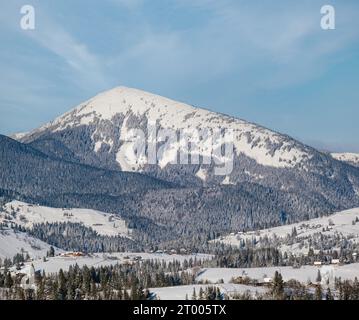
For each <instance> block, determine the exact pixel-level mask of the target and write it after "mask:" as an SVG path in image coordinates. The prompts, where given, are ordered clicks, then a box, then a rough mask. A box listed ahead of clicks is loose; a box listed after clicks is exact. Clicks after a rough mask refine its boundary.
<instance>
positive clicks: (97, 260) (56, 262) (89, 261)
mask: <svg viewBox="0 0 359 320" xmlns="http://www.w3.org/2000/svg"><path fill="white" fill-rule="evenodd" d="M136 257H141V259H142V260H159V261H166V262H170V261H173V260H177V261H180V262H183V261H184V260H189V259H190V258H192V259H195V258H197V260H199V259H201V260H209V259H211V258H212V256H211V255H208V254H188V255H179V254H172V255H170V254H164V253H162V254H160V253H145V252H137V253H136V252H113V253H93V254H90V255H85V256H79V257H72V256H69V257H66V256H61V255H58V256H55V257H51V258H48V261H46V262H45V261H43V260H42V259H38V260H36V261H32V262H31V263H32V264H33V265H34V267H35V269H36V270H44V271H45V272H46V273H57V272H58V271H59V270H60V269H62V270H64V271H66V270H68V269H69V268H70V266H74V265H76V264H77V265H78V266H79V267H83V266H85V265H86V266H88V267H92V266H94V267H100V266H109V265H115V264H118V263H120V264H121V263H131V261H133V259H134V258H136ZM25 267H26V265H25Z"/></svg>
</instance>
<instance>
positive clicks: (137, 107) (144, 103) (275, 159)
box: [30, 87, 311, 171]
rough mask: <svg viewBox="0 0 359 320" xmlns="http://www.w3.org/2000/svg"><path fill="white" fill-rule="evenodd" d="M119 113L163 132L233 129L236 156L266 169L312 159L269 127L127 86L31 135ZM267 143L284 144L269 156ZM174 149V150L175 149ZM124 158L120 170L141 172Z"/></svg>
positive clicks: (101, 119)
mask: <svg viewBox="0 0 359 320" xmlns="http://www.w3.org/2000/svg"><path fill="white" fill-rule="evenodd" d="M119 114H122V115H123V116H126V115H129V114H134V115H138V116H143V115H145V116H146V117H147V120H148V121H149V122H152V123H156V122H157V123H158V124H159V125H160V126H161V127H162V128H164V129H176V130H178V129H185V130H188V129H192V130H195V129H203V128H206V129H209V130H218V129H231V130H233V133H234V147H235V148H236V151H237V154H241V153H242V154H245V155H246V156H248V157H250V158H252V159H254V160H255V161H256V162H257V163H258V164H261V165H264V166H271V167H294V166H295V165H297V164H298V163H301V162H302V161H303V160H305V159H308V158H310V157H311V156H310V152H309V151H308V149H307V148H306V147H304V146H302V147H299V148H298V147H293V146H291V145H290V144H289V143H288V142H286V141H283V140H282V138H283V136H282V135H280V134H278V133H276V132H273V131H271V130H268V129H266V128H263V127H260V126H258V125H255V124H252V123H249V122H247V121H244V120H241V119H236V118H232V117H229V116H226V115H222V114H218V113H215V112H211V111H208V110H205V109H200V108H195V107H192V106H190V105H188V104H185V103H181V102H177V101H174V100H171V99H167V98H164V97H161V96H158V95H155V94H151V93H148V92H145V91H141V90H137V89H132V88H127V87H116V88H114V89H112V90H109V91H106V92H103V93H100V94H98V95H97V96H95V97H93V98H92V99H89V100H87V101H85V102H84V103H81V104H80V105H78V106H77V107H76V108H75V109H73V110H71V111H69V112H67V113H65V114H64V115H62V116H60V117H59V118H57V119H55V120H54V121H52V122H50V123H48V124H46V125H44V126H42V127H40V128H39V129H37V130H34V131H32V132H31V133H30V134H33V133H35V132H37V133H41V132H42V131H45V130H48V129H49V130H51V131H54V132H55V131H61V130H65V129H67V128H71V127H78V126H81V125H88V124H94V123H97V122H98V121H104V120H109V121H111V120H112V119H113V117H114V116H115V115H119ZM122 131H126V122H124V124H123V127H122V128H121V132H122ZM249 137H250V138H249ZM101 139H102V140H99V141H94V143H95V151H96V152H97V151H98V150H99V148H100V142H101V143H107V142H106V137H104V136H103V137H102V138H101ZM281 142H282V143H281ZM267 143H269V144H270V143H281V145H280V147H278V148H277V149H276V151H275V152H274V154H270V150H269V149H268V147H267V145H266V144H267ZM173 149H174V150H175V149H176V146H174V148H173ZM202 149H204V150H206V147H203V148H202ZM119 152H121V150H119ZM163 157H164V158H163V159H159V160H160V163H161V167H164V166H165V165H166V164H167V163H168V162H169V161H171V160H172V158H173V157H172V155H170V154H166V155H163ZM123 159H124V155H123V154H117V160H118V162H119V164H120V165H121V167H122V166H123V167H124V168H123V170H126V169H129V170H130V171H133V170H140V166H137V167H135V168H132V167H131V168H127V167H126V165H123V163H121V161H122V160H123ZM166 159H167V160H166ZM122 162H123V161H122Z"/></svg>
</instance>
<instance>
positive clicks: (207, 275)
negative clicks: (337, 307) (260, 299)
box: [197, 263, 359, 283]
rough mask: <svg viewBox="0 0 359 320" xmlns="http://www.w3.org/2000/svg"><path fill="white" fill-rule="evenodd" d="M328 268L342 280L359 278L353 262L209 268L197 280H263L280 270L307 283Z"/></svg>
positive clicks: (287, 275) (213, 281)
mask: <svg viewBox="0 0 359 320" xmlns="http://www.w3.org/2000/svg"><path fill="white" fill-rule="evenodd" d="M328 268H331V270H332V272H333V276H334V277H337V278H339V277H341V278H342V280H345V279H348V280H354V278H355V277H358V278H359V263H352V264H347V265H343V266H321V267H316V266H302V267H301V268H299V269H296V268H293V267H266V268H208V269H203V270H202V272H201V273H200V275H199V276H198V277H197V280H202V281H210V282H211V283H217V282H219V281H220V280H223V281H224V282H225V283H228V282H230V281H231V279H232V278H233V277H249V278H251V279H257V280H259V281H263V280H264V278H267V277H269V278H273V276H274V274H275V272H276V271H278V272H279V273H281V274H282V276H283V280H284V281H288V280H291V279H296V280H298V281H300V282H302V283H307V282H308V281H311V282H315V281H316V278H317V275H318V270H321V273H322V274H324V273H325V272H326V269H328ZM324 270H325V272H324ZM322 271H323V272H322Z"/></svg>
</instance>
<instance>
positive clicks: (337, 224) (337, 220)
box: [213, 208, 359, 253]
mask: <svg viewBox="0 0 359 320" xmlns="http://www.w3.org/2000/svg"><path fill="white" fill-rule="evenodd" d="M357 218H358V219H359V208H354V209H349V210H344V211H340V212H337V213H334V214H332V215H329V216H324V217H322V218H316V219H310V220H308V221H302V222H299V223H294V224H289V225H283V226H279V227H274V228H269V229H262V230H257V231H250V232H245V233H243V232H237V233H232V234H230V235H227V236H224V237H221V238H218V239H216V240H213V241H218V242H223V243H225V244H229V245H234V246H237V245H239V244H240V241H241V240H247V239H249V240H251V239H253V238H256V239H257V240H259V238H260V237H262V238H263V237H265V236H267V237H268V238H274V237H277V238H285V237H286V236H287V235H290V234H291V233H292V230H293V228H296V230H297V237H305V236H309V235H312V234H314V233H318V232H322V233H323V234H325V235H333V236H334V235H335V234H342V235H343V236H346V237H348V236H352V238H351V241H354V242H359V222H357V223H355V224H354V225H353V224H352V222H353V221H355V220H356V219H357ZM323 228H324V229H325V230H326V231H325V232H323ZM327 228H328V229H329V230H327ZM281 249H286V250H290V251H292V253H295V252H296V251H297V248H296V247H295V246H293V247H291V248H281ZM304 250H305V252H308V248H305V249H304Z"/></svg>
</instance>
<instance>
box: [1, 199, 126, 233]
mask: <svg viewBox="0 0 359 320" xmlns="http://www.w3.org/2000/svg"><path fill="white" fill-rule="evenodd" d="M9 218H10V220H9ZM4 221H10V222H13V223H16V224H17V225H20V226H23V227H26V228H30V229H31V228H32V226H33V225H34V224H40V223H55V222H71V223H80V224H83V225H84V226H85V227H89V228H92V229H93V230H95V231H96V232H97V233H98V234H100V235H105V236H122V237H130V234H131V230H130V229H128V228H127V227H126V223H125V221H124V220H123V219H121V218H120V217H119V216H118V215H115V214H109V213H105V212H101V211H97V210H91V209H64V208H50V207H44V206H38V205H33V204H28V203H25V202H20V201H12V202H9V203H7V204H6V205H5V206H4V210H3V211H0V223H1V222H4Z"/></svg>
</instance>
